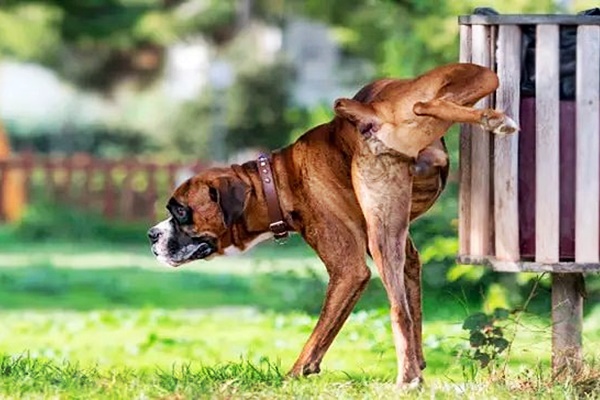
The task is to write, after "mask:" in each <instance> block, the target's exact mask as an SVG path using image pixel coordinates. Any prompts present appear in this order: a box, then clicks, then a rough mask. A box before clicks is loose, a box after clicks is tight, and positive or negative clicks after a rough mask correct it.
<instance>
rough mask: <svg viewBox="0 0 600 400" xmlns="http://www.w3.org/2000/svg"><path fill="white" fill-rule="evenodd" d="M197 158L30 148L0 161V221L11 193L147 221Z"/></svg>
mask: <svg viewBox="0 0 600 400" xmlns="http://www.w3.org/2000/svg"><path fill="white" fill-rule="evenodd" d="M205 167H206V164H204V163H202V162H196V163H192V164H184V163H179V162H172V163H158V162H152V161H145V160H141V159H136V158H129V159H124V160H108V159H101V158H96V157H92V156H90V155H89V154H81V153H80V154H74V155H72V156H62V157H59V156H47V155H39V154H33V153H21V154H16V155H12V156H11V157H10V158H8V159H4V160H0V220H5V219H6V217H7V215H6V212H5V211H6V210H7V209H10V208H14V205H13V206H12V207H9V203H10V202H11V199H12V194H13V193H11V192H14V193H17V192H18V193H23V194H24V195H19V196H17V197H23V201H25V202H26V203H31V202H34V201H36V200H39V201H51V202H55V203H57V204H60V205H64V206H68V207H73V208H77V209H82V210H88V211H95V212H99V213H102V214H103V215H104V216H105V217H106V218H108V219H113V220H114V219H120V220H126V221H148V222H152V221H154V220H155V219H156V218H157V212H158V211H159V210H160V209H161V208H162V207H163V204H162V203H160V201H163V202H164V201H166V199H167V197H168V196H169V194H170V193H171V192H172V191H173V189H174V188H175V186H176V183H177V180H178V179H179V176H180V175H183V174H185V173H186V172H187V173H190V172H192V173H196V172H198V171H200V170H202V169H203V168H205Z"/></svg>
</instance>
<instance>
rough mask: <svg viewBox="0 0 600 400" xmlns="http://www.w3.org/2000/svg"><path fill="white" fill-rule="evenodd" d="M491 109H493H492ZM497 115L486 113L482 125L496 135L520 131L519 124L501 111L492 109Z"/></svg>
mask: <svg viewBox="0 0 600 400" xmlns="http://www.w3.org/2000/svg"><path fill="white" fill-rule="evenodd" d="M490 111H491V110H490ZM491 112H492V113H493V114H495V115H493V114H492V115H489V114H488V115H485V117H484V118H483V120H482V122H481V125H482V126H483V128H484V129H485V130H488V131H492V132H493V133H494V134H496V135H511V134H513V133H515V132H517V131H519V125H518V124H517V123H516V122H515V121H514V120H513V119H512V118H510V117H509V116H507V115H505V114H504V113H503V112H501V111H491Z"/></svg>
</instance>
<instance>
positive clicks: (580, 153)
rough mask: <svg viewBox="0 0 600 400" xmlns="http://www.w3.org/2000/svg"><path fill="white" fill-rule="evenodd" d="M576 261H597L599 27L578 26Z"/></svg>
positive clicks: (599, 146) (599, 176) (599, 238)
mask: <svg viewBox="0 0 600 400" xmlns="http://www.w3.org/2000/svg"><path fill="white" fill-rule="evenodd" d="M576 76H577V78H576V79H577V91H576V92H577V101H576V103H577V110H576V115H577V116H576V127H577V135H576V151H577V156H576V157H575V159H576V169H575V171H576V172H575V174H576V178H575V185H576V189H575V261H576V262H578V263H585V262H589V263H597V262H598V261H599V260H598V257H599V254H600V252H599V250H600V249H599V243H600V232H599V226H598V220H599V219H598V218H599V215H598V214H599V212H600V210H599V207H598V204H600V159H599V157H600V140H599V139H600V138H599V136H600V92H599V89H598V88H600V26H594V25H590V26H585V25H581V26H579V28H578V29H577V73H576Z"/></svg>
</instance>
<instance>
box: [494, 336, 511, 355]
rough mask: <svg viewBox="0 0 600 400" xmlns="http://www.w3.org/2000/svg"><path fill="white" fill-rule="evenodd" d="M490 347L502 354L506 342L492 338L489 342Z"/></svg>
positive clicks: (506, 344)
mask: <svg viewBox="0 0 600 400" xmlns="http://www.w3.org/2000/svg"><path fill="white" fill-rule="evenodd" d="M491 343H492V346H494V347H495V348H496V350H497V351H498V353H502V352H503V351H504V350H506V348H507V347H508V340H506V339H504V338H494V339H492V340H491Z"/></svg>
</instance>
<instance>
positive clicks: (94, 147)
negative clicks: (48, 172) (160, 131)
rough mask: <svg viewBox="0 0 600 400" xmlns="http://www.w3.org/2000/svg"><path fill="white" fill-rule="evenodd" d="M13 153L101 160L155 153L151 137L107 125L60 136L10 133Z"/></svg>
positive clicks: (49, 131) (39, 132)
mask: <svg viewBox="0 0 600 400" xmlns="http://www.w3.org/2000/svg"><path fill="white" fill-rule="evenodd" d="M11 132H12V133H13V136H12V138H11V145H12V147H13V149H14V151H17V152H18V151H24V150H31V151H35V152H40V153H53V152H57V153H73V152H85V153H89V154H91V155H95V156H102V157H109V158H111V157H126V156H131V155H138V154H143V153H146V152H149V151H152V150H156V144H155V143H154V140H153V138H152V137H150V136H148V135H146V134H145V133H143V132H140V131H137V130H133V129H130V128H124V127H113V126H110V125H92V126H88V127H80V126H72V127H69V128H68V129H65V130H64V131H63V132H60V131H57V130H56V129H52V128H51V127H47V129H43V128H42V127H38V128H36V129H32V130H28V131H27V134H26V135H19V134H15V132H17V133H18V128H15V129H11Z"/></svg>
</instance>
